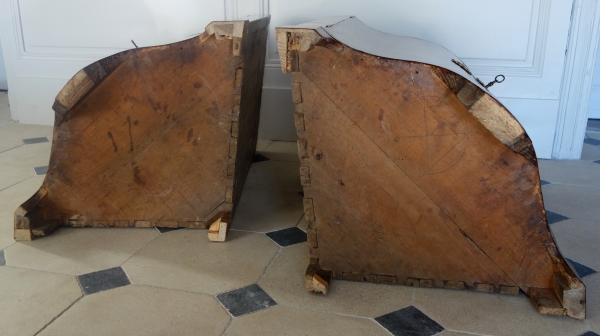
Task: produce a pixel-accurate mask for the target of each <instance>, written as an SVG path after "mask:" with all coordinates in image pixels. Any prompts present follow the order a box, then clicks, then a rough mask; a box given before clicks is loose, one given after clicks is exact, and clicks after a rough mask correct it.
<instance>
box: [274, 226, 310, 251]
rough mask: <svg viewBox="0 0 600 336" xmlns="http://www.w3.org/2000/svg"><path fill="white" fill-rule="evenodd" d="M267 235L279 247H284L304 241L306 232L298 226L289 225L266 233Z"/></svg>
mask: <svg viewBox="0 0 600 336" xmlns="http://www.w3.org/2000/svg"><path fill="white" fill-rule="evenodd" d="M267 237H269V238H271V240H272V241H274V242H275V243H277V245H279V246H281V247H286V246H290V245H294V244H298V243H303V242H305V241H306V232H304V231H302V230H301V229H300V228H298V227H295V226H294V227H291V228H287V229H283V230H277V231H272V232H268V233H267Z"/></svg>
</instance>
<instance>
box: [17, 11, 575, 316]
mask: <svg viewBox="0 0 600 336" xmlns="http://www.w3.org/2000/svg"><path fill="white" fill-rule="evenodd" d="M268 23H269V18H268V17H265V18H261V19H258V20H254V21H234V22H213V23H211V24H210V25H209V26H207V28H206V31H205V32H204V33H203V34H201V35H200V36H197V37H194V38H192V39H189V40H185V41H182V42H178V43H174V44H170V45H166V46H159V47H150V48H140V49H133V50H129V51H125V52H122V53H119V54H116V55H113V56H110V57H108V58H105V59H102V60H100V61H98V62H96V63H93V64H91V65H89V66H87V67H86V68H84V69H83V70H81V71H80V72H79V73H77V74H76V75H75V76H74V77H73V78H72V79H71V80H70V81H69V82H68V83H67V85H66V86H65V87H64V89H63V90H62V91H61V92H60V93H59V94H58V96H57V98H56V102H55V104H54V106H53V108H54V110H55V112H56V114H55V115H56V121H55V126H54V138H53V144H52V153H51V158H50V164H49V169H48V173H47V175H46V179H45V180H44V183H43V185H42V187H41V188H40V189H39V191H38V192H37V193H36V194H35V195H34V196H33V197H32V198H31V199H29V200H28V201H26V202H25V203H24V204H23V205H22V206H21V207H19V209H17V211H16V213H15V239H17V240H31V239H34V238H37V237H42V236H45V235H48V234H50V233H51V232H52V231H53V230H54V229H56V228H57V227H59V226H65V225H66V226H73V227H151V226H161V227H186V228H208V229H209V238H211V240H217V241H224V240H225V237H226V233H227V230H228V228H229V227H230V221H231V218H232V215H233V214H234V212H235V207H236V205H237V203H238V200H239V198H240V194H241V192H242V188H243V185H244V182H245V179H246V175H247V173H248V169H249V167H250V164H251V160H252V158H253V156H254V152H255V148H256V141H257V131H258V121H259V113H260V101H261V88H262V76H263V70H264V63H265V51H266V40H267V34H268V30H267V28H268ZM276 32H277V33H276V34H277V41H278V50H279V55H280V59H281V65H282V68H283V71H284V72H291V73H292V94H293V100H294V104H295V113H294V120H295V123H296V128H297V131H298V154H299V157H300V162H301V164H300V167H299V169H300V175H301V176H300V178H301V183H302V185H303V187H304V209H305V215H306V216H305V217H306V220H307V221H308V223H309V228H308V230H307V234H308V244H309V246H310V263H309V267H308V269H307V272H306V275H305V283H306V286H307V288H308V289H309V290H311V291H315V292H323V293H326V291H327V287H328V285H329V281H330V279H331V278H337V279H346V280H354V281H371V282H376V283H385V284H403V285H409V286H420V287H444V288H452V289H473V290H478V291H484V292H499V293H504V294H518V293H519V290H523V291H524V292H526V293H527V294H529V295H530V296H531V297H532V298H533V300H534V302H535V303H536V304H537V305H538V308H539V310H540V311H541V312H542V313H548V314H556V315H569V316H572V317H576V318H584V317H585V286H584V285H583V284H582V283H581V281H580V280H579V279H578V278H577V276H576V275H575V273H574V272H573V271H572V270H571V269H570V267H569V266H568V264H567V263H566V262H565V260H564V258H563V257H562V256H561V255H560V253H559V251H558V249H557V247H556V244H555V242H554V240H553V238H552V235H551V232H550V230H549V228H548V224H547V220H546V215H545V211H544V205H543V200H542V194H541V188H540V178H539V173H538V168H537V159H536V155H535V152H534V149H533V146H532V144H531V140H530V139H529V137H528V136H527V134H526V133H525V131H524V130H523V128H522V127H521V125H520V124H519V123H518V121H517V120H516V119H515V118H514V117H513V116H512V115H511V114H510V113H509V111H507V110H506V109H505V108H504V107H503V106H502V105H501V104H500V103H499V102H498V101H497V100H496V99H494V98H493V97H492V96H491V95H490V93H489V92H488V90H487V87H486V85H485V84H484V83H481V81H479V80H478V79H477V78H475V77H474V76H473V75H472V74H471V73H470V71H469V69H468V68H467V67H466V66H465V65H464V64H462V63H461V62H460V60H459V59H458V58H457V57H456V56H455V55H453V54H452V53H450V52H449V51H447V50H445V49H444V48H442V47H440V46H438V45H435V44H433V43H429V42H426V41H422V40H417V39H411V38H406V37H399V36H393V35H387V34H383V33H380V32H377V31H375V30H373V29H371V28H369V27H367V26H365V25H364V24H362V23H361V22H360V21H359V20H358V19H356V18H353V17H337V18H331V19H328V20H324V21H318V22H311V23H307V24H303V25H299V26H295V27H282V28H277V29H276Z"/></svg>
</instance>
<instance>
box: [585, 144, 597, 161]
mask: <svg viewBox="0 0 600 336" xmlns="http://www.w3.org/2000/svg"><path fill="white" fill-rule="evenodd" d="M581 160H584V161H595V160H600V147H598V146H592V145H588V144H586V143H584V144H583V149H582V151H581Z"/></svg>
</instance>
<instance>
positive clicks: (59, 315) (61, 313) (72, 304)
mask: <svg viewBox="0 0 600 336" xmlns="http://www.w3.org/2000/svg"><path fill="white" fill-rule="evenodd" d="M76 278H77V277H76ZM77 283H78V284H79V280H77ZM79 289H81V285H79ZM84 296H85V295H84V294H83V290H82V291H81V296H80V297H79V298H77V300H75V301H74V302H73V303H71V304H70V305H69V306H68V307H67V308H65V309H64V310H63V311H62V312H60V313H59V314H58V315H56V316H55V317H54V318H53V319H52V320H50V322H48V323H46V325H45V326H44V327H42V329H40V330H38V332H36V333H35V334H33V336H37V335H39V334H40V333H41V332H42V331H44V329H46V328H47V327H48V326H49V325H51V324H52V323H54V321H56V320H57V319H58V318H59V317H61V316H62V315H63V314H64V313H66V312H67V310H69V309H71V307H73V306H74V305H75V304H76V303H77V302H79V301H81V299H82V298H83V297H84Z"/></svg>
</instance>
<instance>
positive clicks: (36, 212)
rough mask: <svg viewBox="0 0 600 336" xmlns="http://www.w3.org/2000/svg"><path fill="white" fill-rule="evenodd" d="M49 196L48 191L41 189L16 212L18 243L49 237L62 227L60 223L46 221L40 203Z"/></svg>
mask: <svg viewBox="0 0 600 336" xmlns="http://www.w3.org/2000/svg"><path fill="white" fill-rule="evenodd" d="M47 194H48V190H47V189H46V188H44V187H41V188H40V189H38V191H37V192H36V193H35V194H33V196H31V197H30V198H29V199H28V200H27V201H25V202H23V204H21V205H20V206H19V207H18V208H17V210H15V213H14V239H15V240H16V241H29V240H33V239H35V238H39V237H43V236H47V235H49V234H50V233H52V232H53V231H54V230H56V228H58V226H60V222H59V221H56V220H46V219H44V214H43V209H42V208H41V207H40V206H39V203H40V201H41V200H42V199H43V198H44V197H46V195H47Z"/></svg>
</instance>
